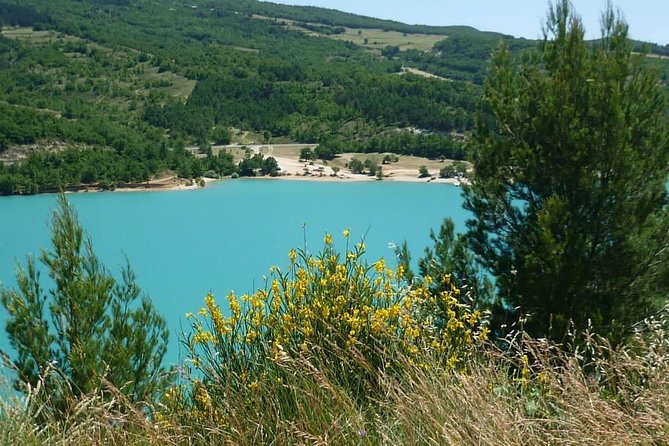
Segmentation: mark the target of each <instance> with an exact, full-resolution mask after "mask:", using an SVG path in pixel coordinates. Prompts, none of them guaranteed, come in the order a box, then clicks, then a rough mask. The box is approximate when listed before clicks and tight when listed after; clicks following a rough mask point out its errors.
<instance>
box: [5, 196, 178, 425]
mask: <svg viewBox="0 0 669 446" xmlns="http://www.w3.org/2000/svg"><path fill="white" fill-rule="evenodd" d="M59 206H60V209H59V211H57V212H55V213H54V217H53V222H52V235H51V241H52V244H53V247H52V250H51V251H46V250H44V251H42V254H41V256H40V261H41V263H42V264H43V265H44V267H45V268H47V270H48V272H49V277H50V279H51V284H52V286H53V288H51V289H49V290H48V291H47V290H45V289H44V288H43V285H42V281H41V280H40V271H39V269H38V266H37V265H36V262H35V260H34V259H33V258H31V257H29V258H28V260H27V264H26V267H25V268H22V267H19V268H18V271H17V282H18V288H17V289H15V290H8V289H3V290H2V293H1V297H2V303H3V305H4V306H5V308H6V309H7V312H8V315H9V319H8V322H7V335H8V337H9V341H10V344H11V345H12V347H13V348H14V349H15V350H16V355H17V356H16V359H15V360H14V366H15V368H16V370H17V378H16V382H15V386H16V388H17V389H19V390H26V389H28V388H31V387H32V388H34V387H35V386H37V385H38V384H39V383H40V382H42V383H43V384H42V385H44V386H46V387H45V388H46V389H47V390H48V391H47V392H45V394H47V395H48V398H49V401H46V402H45V403H46V404H47V405H48V406H49V407H50V408H51V409H53V410H54V411H55V412H56V413H58V412H63V413H64V412H66V411H67V410H69V409H71V407H69V405H70V404H72V403H74V402H75V401H76V398H78V397H79V396H82V395H90V394H92V393H99V392H104V391H105V388H106V386H105V384H104V380H106V381H108V382H109V383H111V384H112V385H113V386H115V387H117V388H118V389H120V390H121V391H122V392H123V393H124V394H125V395H126V396H127V397H128V398H129V399H130V400H131V401H133V402H142V401H149V400H151V399H152V398H153V397H154V396H155V394H156V392H157V391H158V390H160V389H161V388H162V387H163V385H164V384H166V374H165V370H164V369H163V367H162V365H161V362H162V359H163V356H164V354H165V351H166V349H167V339H168V331H167V328H166V322H165V319H164V318H163V317H162V316H160V315H159V314H158V313H157V312H156V310H155V309H154V307H153V305H152V304H151V302H150V300H149V298H148V297H147V296H145V295H142V294H141V291H140V289H139V288H138V286H137V284H136V283H135V276H134V273H133V272H132V270H131V269H130V267H129V266H125V267H124V268H123V270H122V273H121V280H120V281H119V280H117V279H116V278H114V276H112V274H111V273H110V272H109V271H108V270H107V269H106V268H105V267H104V266H103V265H102V264H101V263H100V262H99V260H98V258H97V257H96V256H95V254H94V252H93V247H92V244H91V240H90V238H89V237H88V235H87V234H86V233H84V231H83V229H82V227H81V226H80V224H79V222H78V220H77V216H76V213H75V211H74V209H73V208H72V207H71V205H70V204H69V203H68V202H67V200H66V199H65V197H64V196H63V195H61V196H60V199H59Z"/></svg>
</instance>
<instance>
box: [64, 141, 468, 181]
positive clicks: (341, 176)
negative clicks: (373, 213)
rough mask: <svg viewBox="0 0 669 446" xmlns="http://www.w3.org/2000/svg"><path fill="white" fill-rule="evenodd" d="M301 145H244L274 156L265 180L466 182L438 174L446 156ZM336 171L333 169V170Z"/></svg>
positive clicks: (237, 151)
mask: <svg viewBox="0 0 669 446" xmlns="http://www.w3.org/2000/svg"><path fill="white" fill-rule="evenodd" d="M303 146H305V145H298V144H295V145H289V144H283V145H251V146H247V147H248V148H249V149H251V150H252V151H253V152H256V153H262V154H263V155H265V156H272V157H274V159H276V161H277V163H278V165H279V168H280V175H278V176H276V177H269V176H265V177H255V178H256V179H266V180H292V181H321V182H368V181H398V182H411V183H440V184H453V185H460V184H461V183H466V179H456V178H439V170H440V169H441V168H443V167H444V166H448V165H449V164H450V163H452V161H450V160H444V161H439V160H429V159H426V158H419V157H414V156H403V155H401V156H398V157H397V161H394V162H391V163H388V164H383V163H382V160H383V157H384V156H385V155H386V154H379V153H369V154H362V153H343V154H340V155H337V157H336V158H335V159H334V160H331V161H321V160H317V161H304V160H300V159H299V150H300V149H301V148H302V147H303ZM214 149H215V150H217V151H220V150H229V151H230V152H231V153H232V154H233V156H234V157H235V162H238V161H240V160H241V159H242V158H243V156H244V151H243V150H242V149H241V146H236V145H234V146H219V147H214ZM353 158H358V159H360V160H361V161H363V162H364V161H365V160H367V159H369V160H371V161H372V162H374V163H375V164H377V165H379V166H381V168H382V170H383V179H379V178H377V177H376V176H370V175H367V174H354V173H351V171H350V170H349V169H348V168H347V167H346V165H347V164H348V163H349V162H350V161H351V160H352V159H353ZM421 166H425V167H426V168H427V169H428V172H429V173H430V176H429V177H425V178H419V176H418V168H419V167H421ZM335 171H336V173H335ZM227 179H230V178H229V177H228V178H222V179H214V178H202V179H201V181H197V180H190V181H189V180H185V179H183V178H178V177H177V176H175V175H170V176H166V177H162V178H156V179H152V180H150V181H148V182H146V183H138V184H122V185H119V186H118V187H116V188H115V189H114V190H115V191H118V192H149V191H156V192H160V191H188V190H198V189H201V188H202V187H206V186H207V185H208V184H210V183H213V182H216V181H225V180H227ZM100 191H102V189H100V188H98V187H95V186H88V187H77V188H71V189H70V190H68V191H67V192H72V193H86V192H100Z"/></svg>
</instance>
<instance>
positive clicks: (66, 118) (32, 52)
mask: <svg viewBox="0 0 669 446" xmlns="http://www.w3.org/2000/svg"><path fill="white" fill-rule="evenodd" d="M0 24H1V25H2V27H3V30H2V34H1V37H0V160H2V161H4V164H0V194H14V193H36V192H41V191H49V190H57V189H59V188H61V187H74V186H78V185H81V184H90V185H97V186H101V187H114V186H115V185H116V184H118V183H136V182H143V181H147V180H149V179H151V178H153V177H154V176H155V175H158V174H162V173H165V172H174V173H175V174H176V175H178V176H180V177H185V178H194V177H199V176H202V175H204V174H205V173H207V172H209V173H210V174H215V175H228V174H230V173H232V172H233V171H234V170H235V168H236V167H235V166H234V164H233V163H232V160H231V159H230V158H229V157H226V156H225V154H223V155H221V156H218V157H212V156H209V157H203V158H196V157H194V156H193V155H192V154H191V153H190V152H188V151H186V150H184V148H185V147H186V146H189V145H197V146H200V147H202V148H203V149H204V151H205V152H207V146H208V145H209V144H211V143H216V142H226V141H228V140H229V139H230V138H231V137H232V138H234V136H235V132H237V131H246V132H253V133H254V134H258V135H262V140H263V141H267V140H272V141H281V142H289V141H295V142H303V143H318V144H321V145H322V146H323V147H324V148H326V150H324V151H323V152H324V153H336V152H338V151H342V150H347V151H391V152H397V153H405V154H412V155H418V156H425V157H430V158H436V157H441V156H443V157H448V158H463V157H464V151H463V148H462V144H461V142H458V141H456V140H453V139H452V138H451V136H450V135H451V134H453V133H457V134H462V133H466V132H468V131H469V130H470V129H471V128H472V126H473V123H474V118H473V116H474V112H475V110H476V108H477V102H478V97H479V95H480V84H481V82H482V79H483V77H484V75H485V71H486V65H487V61H488V58H489V55H490V53H491V52H492V50H493V49H494V48H495V47H496V46H497V45H498V43H499V41H500V40H505V41H506V42H507V45H509V46H510V47H511V48H513V49H523V48H529V47H531V46H533V45H534V42H532V41H528V40H525V39H515V38H513V37H511V36H504V35H502V34H496V33H486V32H480V31H477V30H475V29H473V28H468V27H428V26H413V25H405V24H402V23H398V22H393V21H387V20H378V19H373V18H368V17H361V16H356V15H353V14H347V13H342V12H338V11H334V10H328V9H322V8H313V7H292V6H284V5H276V4H272V3H265V2H257V1H251V0H245V1H231V0H217V1H189V2H184V1H176V0H84V1H74V0H52V1H49V2H43V1H41V0H26V1H22V2H21V5H17V4H16V3H15V2H9V1H7V0H4V1H0ZM657 60H660V61H661V62H664V61H663V60H661V59H657ZM432 75H435V76H432ZM428 76H429V77H428ZM398 129H399V130H403V129H404V130H406V131H397V130H398ZM410 129H420V130H421V131H420V132H415V133H414V132H412V131H409V130H410ZM259 142H262V141H259Z"/></svg>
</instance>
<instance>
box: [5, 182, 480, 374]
mask: <svg viewBox="0 0 669 446" xmlns="http://www.w3.org/2000/svg"><path fill="white" fill-rule="evenodd" d="M56 198H57V197H56V196H55V195H38V196H31V197H4V198H0V216H2V218H0V283H2V285H3V286H6V287H13V286H14V284H15V279H14V271H15V265H16V260H17V259H18V260H19V261H20V262H21V263H22V264H23V263H24V259H25V255H26V254H27V253H30V252H32V253H35V254H37V253H39V250H40V248H48V247H49V236H50V233H49V230H48V225H49V222H50V218H51V212H52V210H53V209H54V208H55V206H56ZM68 199H69V200H70V201H71V202H72V203H73V204H74V206H75V208H76V210H77V212H78V214H79V218H80V221H81V223H82V225H83V226H84V228H85V229H86V230H87V231H88V233H89V234H90V236H91V238H92V240H93V246H94V249H95V252H96V253H97V255H98V256H99V257H100V259H101V260H102V261H103V263H104V264H105V265H106V266H107V267H108V268H110V269H111V270H112V271H113V272H114V273H118V271H119V267H120V265H121V264H122V263H123V262H124V258H125V257H126V256H127V258H128V259H129V261H130V263H131V265H132V267H133V269H134V270H135V272H136V274H137V282H138V283H139V285H140V287H141V288H142V289H143V290H144V291H145V292H146V293H148V294H149V295H150V296H151V298H152V300H153V302H154V303H155V305H156V307H157V308H158V310H159V311H160V312H161V313H162V314H163V315H165V317H166V318H167V320H168V322H169V326H170V336H171V338H170V350H169V353H168V357H167V358H166V359H167V362H169V363H171V362H176V361H177V359H178V351H179V348H178V333H179V332H180V330H181V327H186V323H185V319H184V315H185V313H186V312H196V311H197V310H198V309H199V308H200V307H201V306H202V303H203V298H204V296H205V294H206V293H207V292H208V291H211V292H213V293H214V295H215V296H216V297H217V299H218V300H219V301H221V302H222V301H223V298H224V296H225V295H226V294H227V293H228V292H229V291H230V290H235V291H236V292H238V293H244V292H252V291H253V290H255V289H256V288H257V287H258V286H261V285H262V277H263V275H264V274H267V273H268V269H269V268H270V266H272V265H276V266H279V267H282V268H285V267H286V266H287V265H288V256H287V253H288V251H289V250H290V248H292V247H303V246H304V244H305V240H306V246H307V248H308V250H309V251H310V252H312V253H317V252H318V251H319V250H320V249H321V248H322V246H323V237H324V235H325V233H326V231H327V232H330V233H332V234H333V235H334V238H335V242H339V243H338V246H342V244H343V243H342V237H341V232H342V231H343V230H344V229H347V228H350V229H351V239H352V240H354V241H359V240H360V239H361V238H362V237H364V238H365V243H366V246H367V251H368V256H367V259H368V260H369V261H375V260H376V259H378V258H379V257H385V258H386V260H387V261H388V263H389V264H391V265H394V264H395V262H394V260H393V259H394V254H393V251H392V250H391V249H390V248H389V244H391V243H395V244H400V243H401V242H403V241H404V240H406V241H407V242H408V243H409V247H410V248H411V251H412V254H413V258H414V261H415V260H416V259H417V258H418V257H420V256H421V255H422V252H423V248H424V247H425V246H427V245H429V231H430V229H438V227H439V225H440V224H441V221H442V219H443V218H444V217H445V216H449V217H451V218H453V219H454V220H455V222H456V227H457V229H459V230H463V229H464V220H465V218H466V215H467V214H466V212H465V211H464V210H463V209H462V208H461V204H462V198H461V190H460V189H459V188H457V187H454V186H450V185H445V184H425V183H399V182H369V183H367V182H364V183H331V182H307V181H283V180H279V181H272V180H235V181H223V182H218V183H214V184H213V185H210V186H208V187H207V188H205V189H203V190H197V191H170V192H129V193H123V192H110V193H90V194H86V193H82V194H70V195H68ZM0 319H2V321H3V323H2V331H1V332H0V348H2V349H7V348H8V347H9V345H8V341H7V335H6V333H5V331H4V321H5V319H6V313H5V312H4V308H0Z"/></svg>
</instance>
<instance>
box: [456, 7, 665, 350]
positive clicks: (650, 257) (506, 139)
mask: <svg viewBox="0 0 669 446" xmlns="http://www.w3.org/2000/svg"><path fill="white" fill-rule="evenodd" d="M602 25H603V26H602V39H601V40H599V41H597V42H586V41H585V40H584V29H583V26H582V24H581V21H580V19H579V18H578V17H577V16H576V15H575V14H574V13H573V12H572V10H571V5H570V3H569V2H568V1H566V0H562V1H559V2H558V3H557V4H556V5H551V7H550V11H549V14H548V20H547V26H546V28H545V30H544V35H545V39H544V41H543V43H542V45H541V46H540V48H539V50H538V51H537V52H534V53H530V54H525V55H524V56H523V57H522V58H521V59H520V60H514V59H513V58H512V57H511V55H510V54H509V51H507V49H505V48H504V47H503V46H502V47H501V48H500V49H499V50H498V51H497V52H496V54H495V55H494V57H493V62H492V66H491V69H490V74H489V77H488V79H487V81H486V84H485V96H484V113H482V114H481V117H480V118H479V123H478V126H477V129H476V132H475V136H474V138H473V139H474V142H473V162H474V171H475V174H474V177H473V183H472V185H471V187H470V188H469V189H468V190H467V191H466V196H465V206H466V208H467V209H469V210H470V211H472V213H473V218H472V219H471V220H470V221H469V222H468V228H469V232H468V236H469V245H470V246H471V248H472V249H473V251H474V252H475V253H476V254H477V257H478V259H479V260H480V261H481V262H482V263H483V264H484V265H485V266H486V267H487V268H488V269H489V271H490V272H491V273H492V274H493V275H494V276H495V278H496V283H497V288H498V293H499V295H500V296H501V297H502V298H503V299H504V300H505V303H506V304H505V305H504V308H506V309H515V311H516V312H520V313H523V314H524V315H526V316H528V319H527V324H526V328H527V329H528V330H529V331H530V332H531V333H532V334H534V335H536V336H550V337H553V338H560V337H561V336H562V335H564V334H565V332H566V330H567V328H568V324H570V323H573V324H574V325H575V328H577V329H583V328H584V327H585V326H586V325H587V324H588V323H589V321H591V322H592V324H593V325H594V326H595V328H596V329H597V330H599V331H600V333H602V334H607V335H611V336H612V337H613V338H616V337H618V336H620V335H621V334H622V333H623V329H624V327H626V326H629V324H631V323H633V322H635V321H637V320H640V319H642V318H643V317H644V316H646V315H647V314H649V313H650V312H651V311H653V309H655V308H656V307H657V305H658V303H659V302H661V300H662V299H666V297H667V295H668V292H669V284H668V280H667V279H668V277H669V271H668V269H667V268H668V264H669V259H668V257H667V256H668V254H667V252H668V251H669V250H668V249H667V248H669V214H668V207H667V190H666V185H665V184H666V181H667V178H668V174H669V169H668V166H669V132H668V125H667V114H666V112H667V103H666V100H665V95H664V93H663V91H662V87H661V86H660V84H659V82H658V76H657V73H656V72H655V71H653V70H651V69H648V67H647V65H644V64H643V60H642V59H643V55H634V54H632V51H631V50H632V47H631V44H630V42H629V40H628V36H627V25H626V24H625V23H624V22H623V21H622V20H621V19H620V18H619V14H616V13H615V12H614V11H613V10H612V9H611V7H610V6H609V8H608V10H607V11H606V12H605V14H604V15H603V20H602ZM515 316H516V317H517V316H518V314H517V313H516V314H515Z"/></svg>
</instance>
